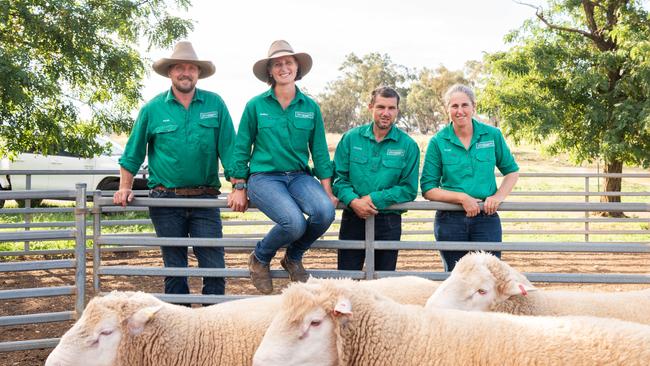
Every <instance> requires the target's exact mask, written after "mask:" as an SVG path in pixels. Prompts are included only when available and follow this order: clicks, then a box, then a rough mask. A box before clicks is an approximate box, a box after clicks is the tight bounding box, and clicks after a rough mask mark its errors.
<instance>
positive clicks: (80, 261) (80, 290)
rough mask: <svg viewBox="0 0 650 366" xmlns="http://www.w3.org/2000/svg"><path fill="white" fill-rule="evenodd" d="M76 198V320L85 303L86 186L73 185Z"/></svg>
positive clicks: (81, 184)
mask: <svg viewBox="0 0 650 366" xmlns="http://www.w3.org/2000/svg"><path fill="white" fill-rule="evenodd" d="M75 188H76V190H77V197H76V200H75V209H74V216H75V228H76V230H75V231H76V232H75V237H76V243H75V250H74V255H75V260H76V264H77V268H76V273H75V286H76V295H77V299H76V302H75V311H76V313H77V318H79V317H80V316H81V313H82V312H83V310H84V304H85V301H86V298H85V297H86V209H87V206H86V184H85V183H77V184H76V185H75Z"/></svg>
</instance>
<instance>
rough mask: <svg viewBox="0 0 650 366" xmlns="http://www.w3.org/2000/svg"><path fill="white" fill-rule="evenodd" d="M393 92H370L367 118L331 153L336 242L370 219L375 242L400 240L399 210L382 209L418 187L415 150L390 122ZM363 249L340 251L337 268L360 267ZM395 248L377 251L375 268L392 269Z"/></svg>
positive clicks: (361, 230) (395, 105)
mask: <svg viewBox="0 0 650 366" xmlns="http://www.w3.org/2000/svg"><path fill="white" fill-rule="evenodd" d="M399 99H400V97H399V94H397V92H396V91H395V90H393V89H391V88H388V87H379V88H377V89H375V90H374V91H373V92H372V94H371V100H370V104H369V105H368V109H369V110H370V112H371V113H372V118H373V121H372V122H371V123H369V124H366V125H363V126H359V127H356V128H353V129H351V130H350V131H348V132H346V133H345V134H344V135H343V137H342V138H341V141H340V142H339V144H338V146H337V148H336V153H335V155H334V166H335V169H336V179H335V181H334V185H333V191H334V194H335V195H336V196H337V197H338V198H339V200H340V201H341V202H343V203H345V204H346V205H347V206H348V208H347V209H346V210H344V211H343V217H342V220H341V228H340V231H339V239H340V240H364V239H365V223H366V219H367V218H368V217H370V216H374V217H375V239H376V240H400V237H401V235H402V216H401V214H402V213H403V212H402V211H397V210H387V209H386V208H387V207H388V206H390V205H393V204H396V203H403V202H409V201H413V200H414V199H415V197H416V195H417V191H418V188H417V187H418V168H419V166H420V149H419V148H418V145H417V143H416V142H415V141H413V139H412V138H410V137H409V136H408V135H407V134H406V133H405V132H403V131H402V130H400V129H399V128H398V127H397V126H395V120H396V119H397V115H398V113H399ZM364 260H365V251H364V250H358V249H340V250H339V252H338V269H339V270H361V269H362V268H363V263H364ZM396 264H397V250H377V251H376V252H375V269H376V270H379V271H394V270H395V266H396Z"/></svg>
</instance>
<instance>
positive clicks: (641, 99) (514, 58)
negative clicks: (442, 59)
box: [479, 0, 650, 167]
mask: <svg viewBox="0 0 650 366" xmlns="http://www.w3.org/2000/svg"><path fill="white" fill-rule="evenodd" d="M537 14H538V21H537V22H533V21H530V22H527V23H525V24H524V26H523V27H522V28H521V29H519V30H517V31H515V32H512V33H511V34H509V35H508V36H507V37H506V40H507V41H509V42H512V43H514V44H515V45H514V46H513V47H512V48H511V49H510V50H509V51H507V52H500V53H495V54H491V55H488V56H487V57H486V59H485V62H486V65H487V67H488V69H489V72H490V73H491V75H492V77H491V78H490V80H489V81H488V83H487V85H486V87H485V89H484V90H483V92H482V93H481V94H480V100H479V108H480V107H483V110H484V111H487V112H488V113H490V114H492V115H496V116H498V118H500V119H501V121H502V126H503V127H504V129H505V130H506V133H507V134H508V135H510V136H511V137H513V138H514V139H515V140H516V141H519V140H521V139H525V140H528V141H532V142H537V143H541V142H544V143H547V147H548V149H549V150H550V151H551V152H552V153H558V152H569V153H570V154H571V156H572V158H573V159H574V160H575V161H576V162H584V161H587V162H593V161H596V160H599V159H602V160H604V161H605V162H606V165H608V167H612V166H615V163H617V162H623V163H627V164H634V165H641V166H644V167H648V166H650V41H649V40H650V18H649V17H648V13H647V11H646V10H645V9H644V8H643V6H642V5H641V2H639V1H613V0H611V1H605V0H602V1H586V0H584V1H578V0H566V1H559V0H557V1H550V2H549V6H548V10H545V11H542V10H541V9H538V13H537Z"/></svg>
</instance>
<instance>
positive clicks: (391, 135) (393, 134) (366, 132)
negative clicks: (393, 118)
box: [361, 122, 399, 141]
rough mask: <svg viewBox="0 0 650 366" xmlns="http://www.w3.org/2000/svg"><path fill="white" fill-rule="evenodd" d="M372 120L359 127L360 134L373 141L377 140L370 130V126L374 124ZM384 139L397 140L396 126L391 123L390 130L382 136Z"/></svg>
mask: <svg viewBox="0 0 650 366" xmlns="http://www.w3.org/2000/svg"><path fill="white" fill-rule="evenodd" d="M374 124H375V123H374V122H370V123H368V124H367V125H365V126H363V127H362V128H361V136H364V137H367V138H369V139H371V140H373V141H377V139H376V138H375V134H374V133H373V132H372V126H373V125H374ZM384 140H393V141H399V132H398V131H397V127H396V126H395V124H393V125H392V126H391V127H390V131H388V133H387V134H386V137H384V139H383V140H382V141H384Z"/></svg>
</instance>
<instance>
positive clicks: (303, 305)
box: [253, 283, 350, 366]
mask: <svg viewBox="0 0 650 366" xmlns="http://www.w3.org/2000/svg"><path fill="white" fill-rule="evenodd" d="M310 286H313V283H312V284H309V283H308V284H301V285H293V286H291V287H290V288H289V289H287V290H285V293H284V298H283V306H282V310H281V311H280V312H279V313H278V314H277V315H276V316H275V317H274V318H273V321H272V322H271V325H269V328H268V329H267V331H266V333H265V334H264V338H263V339H262V343H261V344H260V346H259V347H258V348H257V351H256V352H255V356H254V357H253V365H254V366H273V365H278V366H280V365H282V366H298V365H311V366H332V365H336V364H337V363H338V353H337V351H336V332H335V328H336V327H337V319H336V317H337V316H339V314H340V311H342V310H343V308H346V309H348V310H347V311H348V312H349V308H350V305H349V300H346V299H340V300H339V301H338V302H337V303H336V304H335V301H336V299H332V300H331V301H328V300H327V299H325V298H323V297H322V296H321V295H320V294H315V293H313V292H310V291H305V290H306V289H307V288H309V287H310ZM311 289H312V290H313V288H311ZM341 304H342V305H341ZM337 309H338V310H337Z"/></svg>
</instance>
